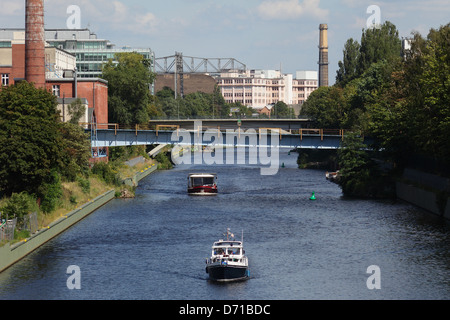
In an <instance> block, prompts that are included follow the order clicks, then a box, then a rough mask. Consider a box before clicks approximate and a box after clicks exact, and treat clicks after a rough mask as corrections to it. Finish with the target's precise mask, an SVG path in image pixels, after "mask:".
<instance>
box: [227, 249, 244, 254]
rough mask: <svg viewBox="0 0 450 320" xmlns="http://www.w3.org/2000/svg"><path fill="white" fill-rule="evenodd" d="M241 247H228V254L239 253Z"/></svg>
mask: <svg viewBox="0 0 450 320" xmlns="http://www.w3.org/2000/svg"><path fill="white" fill-rule="evenodd" d="M240 252H241V249H239V248H228V252H227V253H228V254H240Z"/></svg>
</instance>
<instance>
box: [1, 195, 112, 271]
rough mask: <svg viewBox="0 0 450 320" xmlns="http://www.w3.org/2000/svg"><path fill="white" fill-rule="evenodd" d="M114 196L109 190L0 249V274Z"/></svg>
mask: <svg viewBox="0 0 450 320" xmlns="http://www.w3.org/2000/svg"><path fill="white" fill-rule="evenodd" d="M114 196H115V190H110V191H108V192H106V193H105V194H103V195H101V196H99V197H97V198H95V199H94V200H92V201H90V202H88V203H86V204H84V205H83V206H81V207H80V208H78V209H75V210H74V211H72V212H70V213H68V214H67V215H65V216H63V217H61V218H59V219H58V220H56V221H54V222H53V223H51V224H50V225H49V226H48V227H46V228H43V229H41V230H39V231H38V232H36V233H35V234H33V235H32V236H31V237H30V238H28V239H26V240H23V241H22V242H18V243H16V244H13V245H9V244H6V245H4V246H2V247H0V272H1V271H3V270H4V269H6V268H8V267H9V266H11V265H12V264H14V263H15V262H17V261H19V260H20V259H22V258H23V257H25V256H26V255H27V254H29V253H31V252H32V251H34V250H36V249H37V248H39V247H40V246H42V245H43V244H44V243H46V242H48V241H49V240H51V239H53V238H54V237H56V236H57V235H59V234H60V233H61V232H63V231H64V230H66V229H67V228H69V227H70V226H72V225H74V224H75V223H77V222H78V221H80V220H81V219H83V218H85V217H86V216H87V215H89V214H90V213H92V212H93V211H95V210H97V209H98V208H100V207H101V206H103V205H104V204H105V203H107V202H108V201H110V200H111V199H113V198H114Z"/></svg>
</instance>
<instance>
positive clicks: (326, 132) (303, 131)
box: [80, 122, 350, 140]
mask: <svg viewBox="0 0 450 320" xmlns="http://www.w3.org/2000/svg"><path fill="white" fill-rule="evenodd" d="M80 125H81V126H82V127H84V128H85V129H88V128H90V127H91V126H93V125H96V126H97V129H106V130H114V134H115V135H117V131H118V130H133V131H135V133H136V135H137V134H138V133H139V131H145V130H153V131H155V132H156V135H158V132H159V131H160V130H161V129H163V128H168V129H173V130H166V131H175V130H176V131H177V133H178V132H179V130H180V129H181V128H180V125H171V124H134V125H126V124H119V123H97V124H93V123H88V122H82V123H80ZM210 129H217V130H218V131H219V132H221V128H220V126H214V127H213V126H204V125H202V131H206V130H210ZM236 130H239V127H237V128H236ZM241 130H242V129H241ZM264 130H265V131H266V132H271V131H276V132H279V133H280V136H281V135H282V134H298V135H300V139H301V140H302V139H303V136H304V135H305V136H307V135H318V136H320V137H321V139H322V140H323V138H324V136H339V137H341V138H342V140H343V139H344V136H345V133H347V132H350V131H349V130H345V129H311V128H300V129H289V130H284V129H282V128H258V132H259V134H261V133H262V132H263V131H264ZM194 131H196V132H197V131H199V128H194Z"/></svg>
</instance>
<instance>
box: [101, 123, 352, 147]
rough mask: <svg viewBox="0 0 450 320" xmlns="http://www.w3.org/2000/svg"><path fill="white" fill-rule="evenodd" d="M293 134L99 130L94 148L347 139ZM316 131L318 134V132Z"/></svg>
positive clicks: (319, 143) (321, 143) (315, 143)
mask: <svg viewBox="0 0 450 320" xmlns="http://www.w3.org/2000/svg"><path fill="white" fill-rule="evenodd" d="M307 130H308V131H306V132H299V134H291V133H287V132H285V131H282V130H278V131H277V130H275V129H270V128H267V130H266V129H259V131H256V130H240V129H237V130H231V129H229V130H218V129H216V130H207V131H195V130H189V131H188V130H183V129H181V130H137V129H136V130H135V129H97V138H96V141H92V147H93V148H94V147H95V148H97V147H98V148H104V147H121V146H134V145H159V144H176V145H180V146H194V145H203V146H219V145H223V146H226V147H268V148H269V147H279V148H289V149H296V148H298V149H338V148H340V146H341V143H342V141H343V139H345V136H344V135H343V134H344V133H343V131H342V132H340V134H326V133H324V132H323V130H321V129H307ZM314 130H315V131H314Z"/></svg>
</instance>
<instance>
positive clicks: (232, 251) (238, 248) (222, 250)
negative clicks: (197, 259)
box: [206, 229, 250, 282]
mask: <svg viewBox="0 0 450 320" xmlns="http://www.w3.org/2000/svg"><path fill="white" fill-rule="evenodd" d="M226 236H227V239H226V240H219V241H217V242H214V244H213V246H212V253H211V258H209V259H207V260H206V273H208V274H209V279H210V280H212V281H219V282H226V281H238V280H246V279H248V278H249V276H250V270H249V269H248V258H247V256H246V255H245V250H244V247H243V239H241V241H235V240H230V238H231V239H234V235H233V234H232V233H231V232H230V229H227V234H226Z"/></svg>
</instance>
